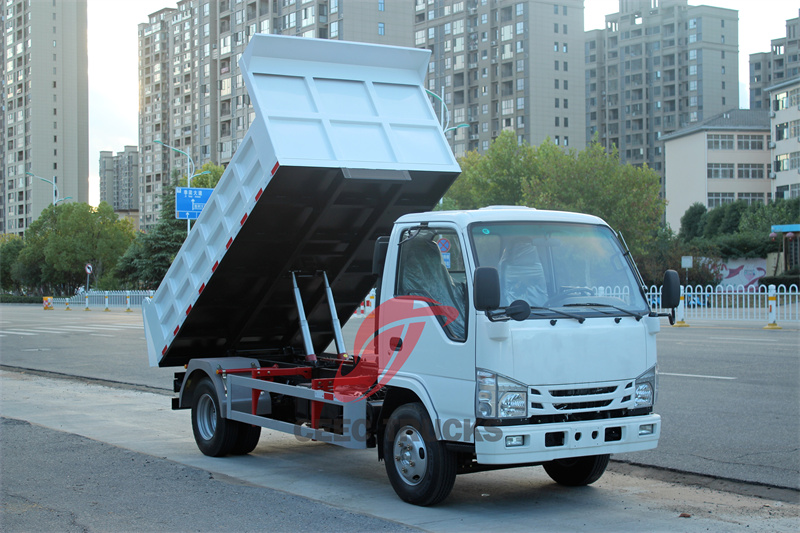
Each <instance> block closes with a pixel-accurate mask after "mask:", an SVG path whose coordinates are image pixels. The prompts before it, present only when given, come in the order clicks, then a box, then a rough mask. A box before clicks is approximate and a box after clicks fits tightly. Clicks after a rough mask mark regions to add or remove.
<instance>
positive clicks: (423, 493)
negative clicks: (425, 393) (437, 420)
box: [383, 403, 456, 506]
mask: <svg viewBox="0 0 800 533" xmlns="http://www.w3.org/2000/svg"><path fill="white" fill-rule="evenodd" d="M383 457H384V462H385V463H386V474H387V475H388V476H389V481H390V482H391V483H392V487H393V488H394V491H395V492H396V493H397V495H398V496H400V499H402V500H403V501H406V502H408V503H413V504H414V505H423V506H426V505H434V504H436V503H439V502H440V501H442V500H444V499H445V498H446V497H447V496H448V495H449V494H450V491H451V490H453V484H454V483H455V480H456V457H455V454H454V453H453V452H451V451H450V450H448V449H447V447H446V446H445V444H444V442H442V441H439V440H436V434H435V433H434V431H433V424H431V420H430V417H429V416H428V413H427V411H426V410H425V407H424V406H423V405H422V404H421V403H410V404H406V405H402V406H400V407H398V408H397V409H395V411H394V412H393V413H392V415H391V416H390V417H389V420H388V422H387V424H386V429H385V431H384V439H383Z"/></svg>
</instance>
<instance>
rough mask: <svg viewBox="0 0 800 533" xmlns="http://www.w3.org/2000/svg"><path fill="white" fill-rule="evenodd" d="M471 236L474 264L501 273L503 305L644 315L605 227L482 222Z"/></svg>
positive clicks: (628, 271)
mask: <svg viewBox="0 0 800 533" xmlns="http://www.w3.org/2000/svg"><path fill="white" fill-rule="evenodd" d="M470 238H471V241H472V242H471V244H472V248H473V251H474V253H475V259H476V262H477V266H491V267H495V268H497V270H498V273H499V274H500V294H501V296H500V305H501V306H502V307H505V306H507V305H509V304H510V303H511V302H513V301H514V300H525V301H526V302H528V303H529V304H530V305H531V307H533V308H534V309H535V308H537V307H545V308H550V309H555V308H560V309H564V308H566V309H569V312H570V313H577V314H582V315H587V316H589V315H595V314H599V315H603V314H613V313H619V312H620V311H621V310H624V311H629V312H631V313H640V314H646V313H648V312H649V307H648V305H647V302H646V301H645V300H644V297H643V296H642V293H641V289H640V288H639V285H638V283H637V281H636V277H635V275H634V273H633V271H632V270H631V268H630V266H629V264H628V261H627V260H626V258H625V256H624V250H623V249H622V247H621V246H620V243H619V240H618V239H617V237H616V236H615V235H614V233H613V232H612V231H611V229H610V228H608V227H606V226H599V225H590V224H569V223H552V222H524V223H508V222H502V223H481V224H473V225H472V226H471V227H470ZM531 316H534V317H535V316H536V314H532V315H531ZM548 318H549V317H548Z"/></svg>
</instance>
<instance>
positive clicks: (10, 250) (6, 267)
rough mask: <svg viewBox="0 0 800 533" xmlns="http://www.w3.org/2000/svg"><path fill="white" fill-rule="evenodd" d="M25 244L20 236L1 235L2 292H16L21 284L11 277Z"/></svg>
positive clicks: (0, 287)
mask: <svg viewBox="0 0 800 533" xmlns="http://www.w3.org/2000/svg"><path fill="white" fill-rule="evenodd" d="M23 245H24V242H23V240H22V237H20V236H19V235H13V234H11V233H4V234H3V235H0V290H2V291H3V292H16V291H18V290H19V283H18V282H17V281H16V280H14V278H13V277H12V276H11V269H12V267H13V265H14V263H15V262H16V260H17V257H18V256H19V252H20V251H21V250H22V247H23Z"/></svg>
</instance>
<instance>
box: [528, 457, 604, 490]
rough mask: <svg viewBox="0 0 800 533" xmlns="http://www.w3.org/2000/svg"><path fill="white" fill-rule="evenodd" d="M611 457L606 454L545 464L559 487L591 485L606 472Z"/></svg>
mask: <svg viewBox="0 0 800 533" xmlns="http://www.w3.org/2000/svg"><path fill="white" fill-rule="evenodd" d="M609 457H610V455H608V454H605V455H592V456H590V457H574V458H570V459H556V460H554V461H549V462H547V463H545V464H544V470H545V472H547V475H548V476H550V477H551V478H552V479H553V481H555V482H556V483H558V484H559V485H566V486H568V487H580V486H583V485H591V484H592V483H594V482H595V481H597V480H598V479H600V477H601V476H602V475H603V472H605V471H606V467H607V466H608V459H609Z"/></svg>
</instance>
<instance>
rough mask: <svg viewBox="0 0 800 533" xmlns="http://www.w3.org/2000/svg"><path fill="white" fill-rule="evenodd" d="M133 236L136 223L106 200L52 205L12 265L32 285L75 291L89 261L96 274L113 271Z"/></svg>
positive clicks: (24, 283) (35, 224)
mask: <svg viewBox="0 0 800 533" xmlns="http://www.w3.org/2000/svg"><path fill="white" fill-rule="evenodd" d="M132 240H133V227H132V225H131V223H130V221H128V220H119V219H118V217H117V215H116V214H115V213H114V210H113V209H112V208H111V206H110V205H108V204H107V203H105V202H102V203H101V204H100V205H99V206H98V207H97V208H94V207H92V206H90V205H88V204H84V203H69V204H64V205H59V206H52V205H51V206H49V207H48V208H46V209H45V210H44V211H43V212H42V214H41V215H40V216H39V218H38V219H36V220H35V221H34V222H33V223H32V224H31V226H30V227H29V228H28V230H27V231H26V232H25V239H24V244H23V247H22V249H21V250H20V251H19V254H18V255H17V258H16V260H15V262H14V264H13V266H12V267H11V275H12V278H14V279H15V280H16V282H17V283H18V284H20V285H22V286H25V287H27V288H29V289H31V290H33V291H36V292H41V291H44V290H47V291H48V292H52V293H54V294H71V293H72V291H73V290H74V289H75V288H76V287H77V286H79V285H81V283H82V280H83V279H84V278H83V276H84V266H85V264H86V263H91V264H92V265H93V267H94V269H95V276H96V277H97V278H102V277H103V275H104V273H105V272H113V270H114V267H115V266H116V263H117V260H118V258H119V256H120V255H122V253H123V252H124V250H125V249H126V248H127V247H128V245H129V244H130V242H131V241H132Z"/></svg>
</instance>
